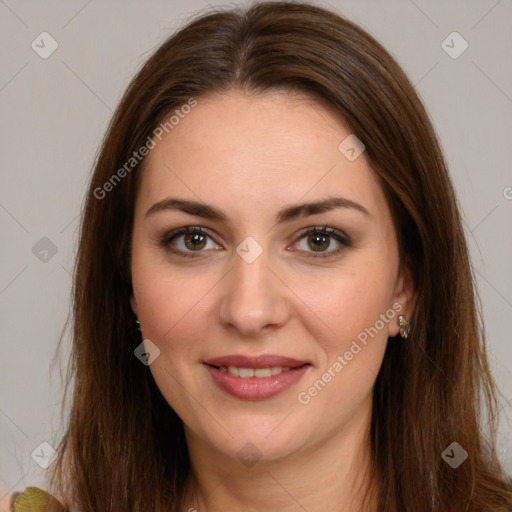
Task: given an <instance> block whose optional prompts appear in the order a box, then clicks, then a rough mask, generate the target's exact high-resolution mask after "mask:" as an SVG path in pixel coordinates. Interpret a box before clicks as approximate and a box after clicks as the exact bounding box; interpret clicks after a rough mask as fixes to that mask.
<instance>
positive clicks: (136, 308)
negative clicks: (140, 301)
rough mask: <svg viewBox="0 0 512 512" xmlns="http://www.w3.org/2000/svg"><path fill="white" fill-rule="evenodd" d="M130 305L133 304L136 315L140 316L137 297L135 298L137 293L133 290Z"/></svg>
mask: <svg viewBox="0 0 512 512" xmlns="http://www.w3.org/2000/svg"><path fill="white" fill-rule="evenodd" d="M130 305H131V306H132V311H133V313H134V314H135V316H139V313H138V307H137V299H136V298H135V295H134V294H133V292H132V294H131V295H130Z"/></svg>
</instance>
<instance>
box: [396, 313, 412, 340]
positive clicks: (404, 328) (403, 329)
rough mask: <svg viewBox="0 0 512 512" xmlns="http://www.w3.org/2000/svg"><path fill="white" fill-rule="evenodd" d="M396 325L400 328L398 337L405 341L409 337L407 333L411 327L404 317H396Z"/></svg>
mask: <svg viewBox="0 0 512 512" xmlns="http://www.w3.org/2000/svg"><path fill="white" fill-rule="evenodd" d="M398 325H399V326H400V336H402V338H403V339H404V340H406V339H407V337H408V336H409V333H410V332H411V327H410V325H409V322H408V321H407V318H406V317H405V315H399V316H398Z"/></svg>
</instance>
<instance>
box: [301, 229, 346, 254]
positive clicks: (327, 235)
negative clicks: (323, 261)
mask: <svg viewBox="0 0 512 512" xmlns="http://www.w3.org/2000/svg"><path fill="white" fill-rule="evenodd" d="M301 244H302V247H300V245H301ZM336 244H337V245H338V248H335V249H334V250H327V249H328V248H329V247H331V246H332V245H334V246H335V247H336ZM296 245H298V246H299V247H298V248H299V250H300V251H302V252H305V253H306V256H308V257H311V258H327V257H329V256H333V255H336V254H338V253H339V252H340V251H343V250H344V249H345V248H347V247H350V245H351V241H350V238H349V237H348V236H347V235H346V234H345V233H343V232H342V231H338V230H337V229H334V228H331V227H328V226H320V227H315V228H313V229H308V230H306V231H305V232H303V233H302V235H301V236H300V237H299V242H296ZM308 253H309V254H308ZM315 253H316V254H315Z"/></svg>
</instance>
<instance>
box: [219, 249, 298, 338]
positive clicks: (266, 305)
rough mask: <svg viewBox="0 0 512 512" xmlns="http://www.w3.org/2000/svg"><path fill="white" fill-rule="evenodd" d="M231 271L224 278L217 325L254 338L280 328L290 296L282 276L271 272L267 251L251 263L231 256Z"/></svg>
mask: <svg viewBox="0 0 512 512" xmlns="http://www.w3.org/2000/svg"><path fill="white" fill-rule="evenodd" d="M233 259H234V262H233V265H234V267H233V268H232V270H231V271H230V272H229V273H228V275H227V276H226V277H225V281H224V285H223V286H224V288H223V289H222V299H221V303H220V311H219V317H220V321H221V323H222V324H223V325H224V326H225V327H228V328H230V329H232V330H236V331H238V333H239V335H243V336H244V337H258V336H261V335H262V334H264V333H266V332H268V331H269V330H272V329H277V328H279V327H281V326H283V325H284V324H285V323H286V322H287V321H288V319H289V317H290V312H291V303H290V300H289V297H290V294H291V293H292V292H291V291H290V290H289V288H288V287H287V285H286V279H284V276H281V275H279V272H278V271H276V270H274V269H273V268H271V267H272V266H273V267H277V266H276V265H272V262H271V261H270V259H271V258H269V255H268V251H266V250H263V252H262V253H261V254H260V255H259V256H258V257H257V258H256V259H255V260H254V261H252V262H251V263H249V262H248V261H246V260H245V259H244V258H242V257H241V256H239V255H238V254H237V253H235V254H234V256H233Z"/></svg>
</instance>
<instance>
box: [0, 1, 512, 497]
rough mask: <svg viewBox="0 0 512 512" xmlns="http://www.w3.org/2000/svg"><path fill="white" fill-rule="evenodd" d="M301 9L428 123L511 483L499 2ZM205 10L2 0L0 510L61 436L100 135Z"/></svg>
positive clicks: (508, 154) (510, 216) (508, 107)
mask: <svg viewBox="0 0 512 512" xmlns="http://www.w3.org/2000/svg"><path fill="white" fill-rule="evenodd" d="M233 3H235V4H236V3H241V2H233ZM315 3H318V4H319V5H324V6H327V7H329V6H330V7H332V8H334V9H335V10H338V11H339V12H340V13H342V14H344V15H345V16H347V17H348V18H350V19H352V20H354V21H356V22H358V23H359V24H360V25H361V26H362V27H364V28H365V29H366V30H368V31H369V32H370V33H371V34H373V35H374V36H375V37H376V38H377V39H378V40H379V41H380V42H381V43H383V44H384V46H385V47H386V48H387V49H388V50H389V51H390V52H391V53H392V54H393V55H394V56H395V58H396V59H397V60H398V62H399V63H400V64H401V65H402V66H403V67H404V69H405V71H406V73H407V74H408V75H409V77H410V78H411V80H412V82H413V83H414V84H416V86H417V88H418V92H419V93H420V95H421V97H422V99H423V100H424V102H425V104H426V106H427V109H428V111H429V112H430V115H431V117H432V119H433V122H434V125H435V128H436V129H437V132H438V134H439V137H440V139H441V143H442V146H443V150H444V151H445V155H446V157H447V160H448V163H449V166H450V170H451V175H452V177H453V180H454V182H455V187H456V190H457V193H458V196H459V199H460V205H461V208H462V210H463V213H464V222H465V229H466V232H467V236H468V240H469V244H470V248H471V254H472V258H473V266H474V269H475V274H476V276H477V280H478V285H479V292H480V296H481V299H482V302H483V308H484V320H485V323H486V329H487V337H488V349H489V355H490V359H491V364H492V369H493V372H494V375H495V377H496V380H497V383H498V385H499V386H500V388H501V389H502V391H503V393H504V397H502V398H501V399H500V403H501V407H502V413H504V414H503V417H502V421H501V426H500V443H499V448H500V454H501V456H502V458H503V461H504V462H505V465H506V468H507V470H508V471H509V472H511V473H512V443H511V441H510V438H511V437H512V436H511V433H512V420H511V418H512V412H511V411H512V343H511V341H512V340H511V335H510V333H511V331H512V272H511V270H510V266H511V262H512V230H511V225H512V188H510V187H512V172H511V161H512V149H511V148H512V144H511V142H512V141H511V132H512V130H511V128H512V115H511V113H512V69H511V66H510V55H512V51H511V50H512V30H511V28H512V26H511V24H512V2H511V1H510V0H499V1H496V0H489V1H487V0H480V1H474V0H473V1H468V0H459V1H446V0H436V1H426V0H414V1H412V0H394V1H386V2H385V3H384V2H382V1H381V2H378V1H371V0H363V1H361V0H359V1H343V0H331V2H315ZM208 4H209V5H221V3H220V2H218V3H216V2H213V0H210V1H205V0H192V1H169V0H167V1H157V0H152V1H147V2H142V1H120V0H117V1H108V2H107V1H101V0H91V1H87V0H73V1H66V2H64V1H60V2H57V1H44V2H41V1H35V0H32V1H26V0H25V1H24V0H20V1H16V0H0V34H1V35H0V38H1V43H2V44H1V47H0V53H1V56H2V61H1V62H2V65H1V67H0V108H1V119H2V121H1V127H0V144H1V148H0V157H1V162H2V165H1V172H2V186H1V189H0V227H1V230H2V231H1V233H2V235H1V238H2V252H1V269H0V307H1V317H0V326H1V347H2V357H1V358H0V365H1V366H0V379H1V386H2V387H1V395H0V432H1V444H0V449H1V454H0V461H1V462H0V464H1V466H0V491H1V492H0V499H1V498H2V496H4V495H5V493H7V492H9V491H11V490H12V489H20V488H23V487H24V486H25V485H43V484H44V469H42V468H40V467H39V465H38V464H36V462H35V461H34V460H33V458H32V457H31V453H32V452H33V451H34V450H35V449H36V447H38V446H39V444H40V443H41V442H43V441H47V442H49V443H50V444H52V445H54V446H55V445H56V440H57V439H58V437H59V432H60V429H61V428H62V426H61V420H60V416H59V410H60V401H61V396H62V388H61V381H60V377H59V366H58V365H57V367H55V368H53V370H52V369H51V367H50V365H51V360H52V357H53V355H54V350H55V347H56V344H57V341H58V338H59V336H60V333H61V331H62V328H63V326H64V323H65V320H66V316H67V314H68V309H69V304H70V300H69V299H70V286H71V279H70V269H71V268H72V264H73V255H74V251H75V247H76V240H77V229H78V214H79V211H80V207H81V203H82V200H83V196H84V193H85V190H86V184H87V181H88V177H89V175H90V171H91V167H92V164H93V159H94V156H95V154H96V151H97V150H98V147H99V144H100V141H101V138H102V137H103V134H104V131H105V130H106V128H107V123H108V121H109V119H110V117H111V114H112V112H113V110H114V108H115V106H116V105H117V103H118V101H119V99H120V97H121V94H122V92H123V90H124V88H125V87H126V86H127V84H128V82H129V80H130V79H131V78H132V76H133V75H134V73H135V72H136V70H137V69H138V67H139V66H140V65H141V64H142V62H143V61H144V60H145V59H146V58H147V57H148V56H149V55H150V53H151V52H152V51H153V50H154V49H155V48H156V46H157V45H158V44H159V43H161V42H162V41H163V40H164V39H165V38H166V37H167V36H168V35H170V33H171V32H173V31H174V30H175V29H176V28H178V27H179V26H181V25H182V24H183V23H184V22H185V21H186V20H187V19H188V18H189V16H191V15H192V14H194V13H196V12H198V11H200V10H202V9H204V8H207V7H208ZM43 31H47V32H49V33H50V34H51V36H52V37H53V38H54V39H55V40H56V41H57V42H58V45H59V46H58V48H57V50H56V51H55V52H54V53H53V54H52V55H51V56H49V57H48V58H47V59H43V58H41V57H40V56H39V55H38V54H37V53H36V52H35V51H34V50H33V49H32V47H31V43H32V41H34V40H35V39H36V38H37V37H38V36H39V34H40V33H41V32H43ZM453 31H457V32H459V33H460V34H461V35H462V37H463V38H464V39H465V40H466V41H467V42H468V44H469V47H468V49H467V50H466V51H465V52H464V53H462V54H461V55H460V56H459V57H458V58H456V59H454V58H452V57H450V56H449V55H448V54H447V53H446V52H445V51H444V50H443V48H442V46H441V43H442V41H443V40H445V38H446V37H447V36H448V35H449V34H451V33H452V32H453ZM449 41H450V40H449ZM36 42H37V40H36ZM448 44H451V45H455V49H457V48H460V46H458V45H459V42H455V43H453V44H452V43H451V42H449V43H448ZM46 48H48V46H47V45H46ZM44 237H46V238H47V239H49V240H50V241H51V244H53V245H54V246H55V248H56V250H57V252H56V253H55V254H52V252H51V247H50V246H51V244H49V242H48V241H47V240H44V241H42V242H40V240H41V239H42V238H44ZM38 243H39V245H36V244H38ZM34 246H36V249H33V248H34ZM45 247H46V248H47V249H48V248H49V247H50V250H49V252H48V253H47V254H45V253H44V252H41V251H42V250H43V249H44V248H45ZM54 250H55V249H54ZM45 260H46V261H45ZM65 340H69V336H68V335H65ZM67 344H68V343H67V342H66V345H67ZM63 355H64V360H63V362H62V364H64V363H65V362H66V359H65V356H66V352H64V354H63ZM63 368H64V366H63ZM39 450H40V449H39ZM36 453H39V452H36ZM4 502H5V500H4Z"/></svg>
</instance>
